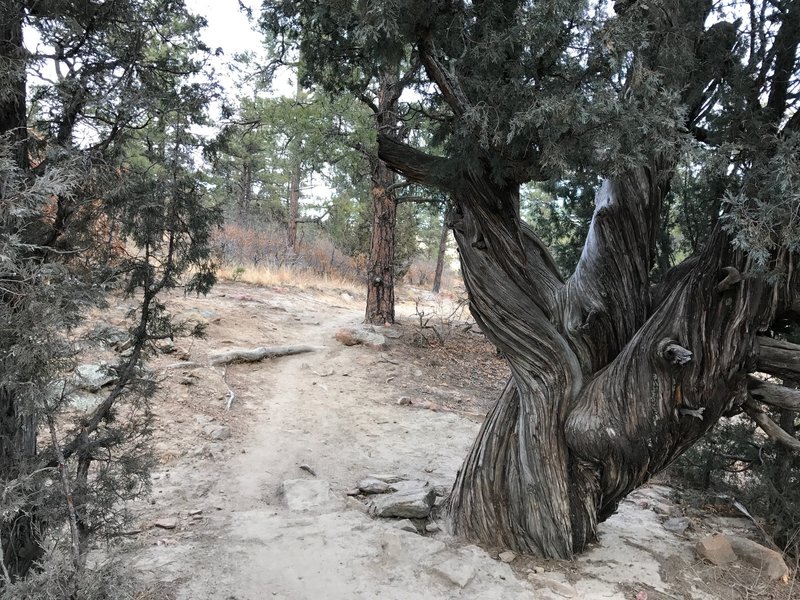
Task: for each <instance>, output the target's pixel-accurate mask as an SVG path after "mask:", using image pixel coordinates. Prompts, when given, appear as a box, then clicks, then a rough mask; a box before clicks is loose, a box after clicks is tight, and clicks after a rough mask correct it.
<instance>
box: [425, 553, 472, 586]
mask: <svg viewBox="0 0 800 600" xmlns="http://www.w3.org/2000/svg"><path fill="white" fill-rule="evenodd" d="M431 571H432V572H433V573H435V574H436V575H438V576H439V577H441V578H442V579H444V580H445V581H448V582H450V583H452V584H453V585H456V586H458V587H460V588H463V587H466V586H467V584H468V583H469V582H470V581H472V578H473V577H475V567H473V566H472V565H471V564H470V563H469V562H466V561H464V560H462V559H461V558H459V557H453V558H449V559H447V560H445V561H443V562H440V563H439V564H437V565H434V567H433V568H432V569H431Z"/></svg>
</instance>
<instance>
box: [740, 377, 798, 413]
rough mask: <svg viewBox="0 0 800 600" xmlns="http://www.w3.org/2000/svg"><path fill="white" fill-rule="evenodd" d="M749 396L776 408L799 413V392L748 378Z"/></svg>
mask: <svg viewBox="0 0 800 600" xmlns="http://www.w3.org/2000/svg"><path fill="white" fill-rule="evenodd" d="M747 380H748V388H749V390H750V395H751V396H752V397H753V398H755V399H756V400H759V401H760V402H763V403H764V404H769V405H770V406H774V407H776V408H782V409H785V410H787V411H797V412H800V390H798V389H796V388H791V387H787V386H783V385H777V384H774V383H769V382H767V381H761V380H760V379H756V378H755V377H752V376H751V377H748V378H747Z"/></svg>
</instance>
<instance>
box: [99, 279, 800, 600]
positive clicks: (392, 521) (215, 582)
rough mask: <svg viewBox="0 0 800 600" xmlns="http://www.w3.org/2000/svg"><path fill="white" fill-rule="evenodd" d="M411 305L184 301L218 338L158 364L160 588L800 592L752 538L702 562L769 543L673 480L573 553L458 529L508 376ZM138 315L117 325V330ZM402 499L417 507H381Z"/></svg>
mask: <svg viewBox="0 0 800 600" xmlns="http://www.w3.org/2000/svg"><path fill="white" fill-rule="evenodd" d="M401 297H402V298H403V300H404V301H403V302H402V303H401V306H400V308H399V313H400V320H401V324H400V325H398V326H395V327H391V328H378V331H377V334H376V332H374V331H368V332H366V334H365V332H364V330H363V328H361V327H360V322H361V320H362V311H363V305H362V300H361V299H359V298H357V297H354V293H353V292H352V291H350V292H348V291H343V290H330V289H328V290H314V289H307V290H301V289H287V288H257V287H251V286H248V285H245V284H240V283H226V284H220V285H218V286H217V287H216V288H215V289H214V290H213V291H212V293H211V294H209V296H208V297H205V298H203V297H201V298H193V297H184V296H181V295H178V294H176V295H174V296H173V297H171V298H170V299H169V305H170V308H171V310H172V311H173V312H174V313H176V314H178V315H179V316H181V317H183V318H187V319H194V320H197V321H201V322H203V323H205V324H206V325H207V328H208V336H207V338H206V339H203V340H193V339H190V338H186V339H180V340H176V344H175V347H174V348H167V350H169V352H168V353H165V354H163V355H160V356H158V357H156V358H155V359H153V360H152V361H150V367H151V368H152V369H153V370H154V371H155V372H156V373H157V374H158V376H159V377H160V378H161V379H162V388H161V391H160V392H159V395H158V398H157V399H156V402H155V410H156V415H157V422H156V446H157V452H158V457H159V460H160V467H159V468H158V469H157V470H156V472H155V473H154V474H153V494H152V497H151V498H150V499H148V500H143V501H140V502H136V503H134V504H133V505H132V506H131V507H130V508H131V510H132V511H133V513H134V515H135V517H136V526H135V528H134V529H133V530H132V531H131V532H129V535H127V536H125V538H124V541H123V543H122V544H121V551H122V552H123V553H124V554H125V556H126V561H127V562H128V563H129V564H130V565H132V567H133V568H134V570H135V571H136V572H137V573H138V577H140V578H141V580H142V581H145V582H147V583H148V584H149V586H150V590H151V597H155V598H174V599H176V600H177V599H185V600H189V599H192V600H205V599H209V600H210V599H221V600H260V599H263V598H284V599H288V600H301V599H306V598H308V599H311V598H313V599H318V598H332V599H338V598H378V597H380V598H389V599H391V598H397V599H398V600H399V599H403V600H407V599H414V598H420V599H423V598H424V599H439V598H442V599H444V598H476V599H490V598H498V599H500V598H502V599H507V598H542V599H557V598H587V599H595V598H597V599H601V598H602V599H619V600H622V599H631V600H633V599H636V600H656V599H674V598H681V599H694V598H698V599H711V598H724V599H730V600H736V599H744V598H781V599H784V598H791V597H800V594H798V593H797V592H795V591H794V589H795V588H794V586H793V584H792V583H785V582H783V581H780V580H778V581H773V580H771V579H770V577H769V575H771V573H769V572H768V565H767V563H763V562H759V563H758V566H754V565H753V564H750V563H748V562H747V561H746V560H744V559H743V557H744V556H745V555H746V553H745V552H744V551H742V550H741V549H740V548H739V549H737V547H736V543H737V542H736V538H735V537H732V538H730V539H731V540H733V546H732V550H734V552H733V553H732V555H728V554H727V550H726V547H725V543H726V541H727V540H722V541H720V539H719V538H715V539H714V540H713V542H711V541H707V542H704V544H705V545H708V546H709V547H711V546H713V547H712V548H711V550H710V552H719V553H721V554H713V555H712V554H709V555H708V556H709V558H712V559H714V560H715V561H717V562H719V563H720V564H719V565H714V564H711V563H709V562H708V561H703V560H701V559H699V558H698V557H697V554H696V545H697V543H698V541H699V540H701V539H703V538H705V537H707V536H709V535H712V534H717V533H724V534H728V535H729V536H742V537H751V538H753V539H756V540H759V538H758V530H757V528H755V527H754V525H753V524H752V523H751V521H750V520H748V519H747V518H745V517H740V516H736V515H733V516H725V517H720V516H713V515H709V514H707V513H703V512H699V511H695V510H692V509H690V508H688V507H686V506H683V505H680V504H678V503H677V502H676V501H675V500H674V494H673V490H672V489H671V488H669V487H667V486H665V485H650V486H647V487H645V488H642V489H641V490H639V491H637V492H636V493H634V494H632V495H631V496H630V497H629V498H628V499H627V500H626V501H625V502H623V503H622V504H621V506H620V508H619V511H618V513H617V514H616V515H614V516H613V517H612V518H611V519H609V520H608V521H607V522H606V523H604V524H603V525H602V526H601V530H600V540H599V542H598V543H597V544H596V545H594V546H593V547H592V548H591V549H590V550H589V551H588V552H587V553H585V554H584V555H582V556H581V557H580V558H579V559H577V560H576V561H574V562H561V561H543V560H539V559H533V558H530V557H523V556H515V555H513V554H512V553H509V552H507V551H505V549H503V548H489V549H481V548H478V547H476V546H472V545H467V544H465V543H463V542H462V541H460V540H457V539H453V538H452V537H450V536H449V535H448V534H447V533H446V532H445V531H444V530H443V527H442V524H441V523H438V522H437V521H436V519H435V517H430V516H425V514H426V507H427V508H428V509H429V508H430V506H431V505H435V504H436V503H438V502H440V501H441V497H442V495H443V494H444V493H446V490H447V489H448V487H449V485H450V484H451V483H452V480H453V479H454V477H455V473H456V471H457V469H458V468H459V466H460V463H461V460H462V459H463V457H464V456H465V454H466V452H467V450H468V448H469V446H470V444H471V443H472V441H473V439H474V438H475V435H476V434H477V431H478V428H479V426H480V422H481V419H482V415H483V414H484V413H485V411H486V409H487V408H488V406H489V405H490V404H491V402H492V401H493V399H494V398H495V397H496V395H497V394H498V392H499V389H500V388H501V387H502V384H503V381H504V378H505V376H506V370H505V366H504V364H503V362H502V360H501V359H500V358H499V357H498V356H497V355H496V353H495V352H494V349H493V347H492V346H491V345H490V344H488V343H487V342H486V340H485V339H484V338H483V337H482V336H481V335H480V334H479V333H477V330H476V329H475V328H474V327H473V326H470V324H469V322H468V315H467V314H466V313H465V312H464V311H459V310H458V308H459V302H458V298H457V297H455V296H438V297H435V296H432V295H430V294H427V293H425V292H422V291H415V290H404V291H402V292H401ZM127 308H128V307H126V306H125V305H124V303H121V304H119V305H117V306H112V307H111V308H110V309H109V310H108V311H106V312H105V313H104V315H103V319H104V320H105V321H107V322H108V324H109V325H110V326H114V325H118V324H119V323H121V322H122V317H123V316H124V313H125V311H126V310H127ZM378 335H379V336H380V337H378ZM359 338H361V339H359ZM359 342H366V343H359ZM346 344H353V345H346ZM296 345H307V346H311V347H312V351H311V352H305V353H301V354H296V355H291V356H283V357H279V358H272V359H266V360H263V361H260V362H254V363H246V364H231V365H227V366H224V365H218V366H211V364H210V357H211V356H212V355H213V354H215V353H219V352H225V351H231V350H234V349H252V348H255V347H261V346H264V347H272V346H296ZM190 363H194V364H190ZM85 401H86V402H87V403H89V404H91V398H90V397H89V398H87V399H85ZM229 403H230V410H228V409H227V405H228V404H229ZM370 476H372V477H371V479H368V478H369V477H370ZM365 480H366V481H365ZM359 486H360V488H361V489H359ZM394 490H400V491H399V492H397V491H394ZM368 492H370V493H368ZM372 492H382V493H379V494H375V493H372ZM398 494H400V496H402V495H403V494H405V498H400V499H401V500H404V501H405V502H406V504H407V505H409V506H413V508H412V509H410V510H412V512H411V513H404V512H402V510H403V509H402V508H401V509H390V510H389V513H390V514H398V515H399V516H397V517H395V518H377V517H375V516H374V513H376V512H381V511H382V510H383V511H384V512H386V511H385V510H384V509H385V506H387V505H391V504H392V502H393V499H394V500H397V495H398ZM398 510H399V511H400V512H399V513H398ZM414 511H416V512H414ZM760 541H763V540H760ZM740 545H741V544H740ZM704 547H705V546H704ZM720 547H721V549H720ZM798 587H800V586H798Z"/></svg>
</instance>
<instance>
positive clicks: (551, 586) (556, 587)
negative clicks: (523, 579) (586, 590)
mask: <svg viewBox="0 0 800 600" xmlns="http://www.w3.org/2000/svg"><path fill="white" fill-rule="evenodd" d="M528 581H530V582H531V583H532V584H533V587H535V588H537V589H543V588H544V589H548V590H550V591H551V592H553V593H554V594H557V595H559V596H562V597H564V598H577V596H578V592H577V591H576V590H575V588H574V587H572V586H571V585H569V584H566V583H561V582H560V581H556V580H555V579H550V578H549V577H545V576H543V575H539V574H538V573H528Z"/></svg>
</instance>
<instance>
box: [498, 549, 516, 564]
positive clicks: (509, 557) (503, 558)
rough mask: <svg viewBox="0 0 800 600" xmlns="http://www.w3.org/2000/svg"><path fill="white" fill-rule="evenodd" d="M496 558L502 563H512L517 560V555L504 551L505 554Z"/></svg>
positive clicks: (502, 553)
mask: <svg viewBox="0 0 800 600" xmlns="http://www.w3.org/2000/svg"><path fill="white" fill-rule="evenodd" d="M497 558H499V559H500V560H501V561H502V562H504V563H512V562H514V559H515V558H517V555H516V554H514V553H513V552H511V550H506V551H505V552H501V553H500V555H499V556H498V557H497Z"/></svg>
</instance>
